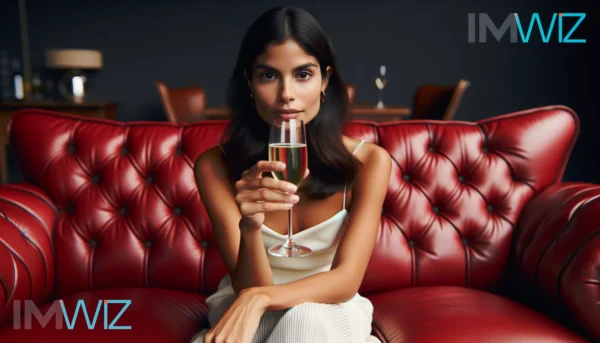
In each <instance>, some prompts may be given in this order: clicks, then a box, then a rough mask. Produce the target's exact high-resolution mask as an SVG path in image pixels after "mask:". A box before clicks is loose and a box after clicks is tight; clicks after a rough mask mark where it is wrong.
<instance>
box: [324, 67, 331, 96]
mask: <svg viewBox="0 0 600 343" xmlns="http://www.w3.org/2000/svg"><path fill="white" fill-rule="evenodd" d="M332 70H333V69H331V67H330V66H327V68H326V69H325V75H323V82H322V84H321V92H324V91H325V89H327V85H329V78H330V77H331V72H332Z"/></svg>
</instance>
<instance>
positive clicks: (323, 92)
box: [321, 91, 325, 102]
mask: <svg viewBox="0 0 600 343" xmlns="http://www.w3.org/2000/svg"><path fill="white" fill-rule="evenodd" d="M321 102H325V91H321Z"/></svg>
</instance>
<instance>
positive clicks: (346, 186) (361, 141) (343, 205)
mask: <svg viewBox="0 0 600 343" xmlns="http://www.w3.org/2000/svg"><path fill="white" fill-rule="evenodd" d="M364 142H365V141H364V140H362V139H361V140H360V142H359V143H358V145H357V146H356V148H354V151H353V152H352V156H354V154H356V152H357V151H358V149H360V147H361V146H362V145H363V143H364ZM347 188H348V184H347V183H346V185H344V202H343V203H342V210H344V209H346V189H347Z"/></svg>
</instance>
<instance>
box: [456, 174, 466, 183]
mask: <svg viewBox="0 0 600 343" xmlns="http://www.w3.org/2000/svg"><path fill="white" fill-rule="evenodd" d="M458 182H460V183H464V182H465V177H464V176H462V175H459V176H458Z"/></svg>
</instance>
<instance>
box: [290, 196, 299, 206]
mask: <svg viewBox="0 0 600 343" xmlns="http://www.w3.org/2000/svg"><path fill="white" fill-rule="evenodd" d="M291 200H292V202H293V203H294V204H295V203H297V202H298V201H300V197H299V196H297V195H295V194H294V195H292V199H291Z"/></svg>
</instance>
